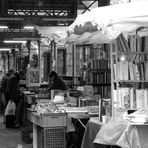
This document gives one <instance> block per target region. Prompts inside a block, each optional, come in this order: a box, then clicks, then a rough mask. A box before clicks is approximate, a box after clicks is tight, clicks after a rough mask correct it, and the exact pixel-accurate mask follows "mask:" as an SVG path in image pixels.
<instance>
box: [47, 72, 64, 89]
mask: <svg viewBox="0 0 148 148" xmlns="http://www.w3.org/2000/svg"><path fill="white" fill-rule="evenodd" d="M52 89H60V90H63V91H65V90H67V86H66V83H65V82H64V81H63V79H62V78H60V77H59V76H58V74H57V73H56V72H55V71H51V72H50V73H49V90H52Z"/></svg>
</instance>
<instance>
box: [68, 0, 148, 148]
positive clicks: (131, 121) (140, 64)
mask: <svg viewBox="0 0 148 148" xmlns="http://www.w3.org/2000/svg"><path fill="white" fill-rule="evenodd" d="M147 5H148V2H147V1H141V2H131V3H126V4H118V5H112V6H106V7H100V8H95V9H92V10H91V11H90V12H88V13H84V14H82V15H79V16H78V17H77V18H76V20H75V21H74V23H73V24H72V25H71V26H70V27H69V29H68V33H69V38H68V41H67V42H69V43H72V44H93V43H98V44H104V43H107V44H110V62H111V99H112V117H111V120H110V121H108V122H107V123H104V124H102V123H100V121H99V120H98V121H93V120H92V121H91V120H90V121H89V122H88V124H87V128H86V130H85V134H84V137H83V141H82V145H81V148H83V147H86V146H87V147H88V143H89V144H90V145H89V146H90V147H91V148H92V147H95V146H96V147H101V146H100V144H101V145H102V144H103V145H112V146H120V147H122V148H135V147H140V148H146V147H147V145H148V143H147V140H146V138H145V137H146V133H147V130H148V128H147V122H148V120H147V119H148V114H147V109H148V105H147V104H148V103H147V98H148V95H147V89H148V88H147V66H146V65H147V61H148V59H147V54H148V52H147V48H148V47H147V42H148V37H147V36H148V34H147V26H148V10H147V8H146V6H147ZM139 8H140V11H138V12H137V10H138V9H139ZM125 10H126V11H125ZM129 12H130V13H129ZM102 119H103V118H102ZM96 123H97V124H96ZM92 124H93V125H92ZM93 126H96V128H95V129H97V130H98V132H96V131H95V132H94V131H91V130H93ZM91 133H96V135H93V134H91ZM88 137H89V138H88Z"/></svg>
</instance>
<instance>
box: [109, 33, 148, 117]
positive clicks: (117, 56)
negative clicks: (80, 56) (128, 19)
mask: <svg viewBox="0 0 148 148" xmlns="http://www.w3.org/2000/svg"><path fill="white" fill-rule="evenodd" d="M128 41H129V42H127V41H126V40H125V39H124V38H123V36H122V38H120V44H119V38H118V39H117V40H116V41H115V42H113V43H111V90H112V107H113V114H114V115H115V110H116V109H119V108H120V109H125V110H137V109H148V99H147V98H148V51H147V50H146V46H145V42H144V41H146V38H140V37H138V36H135V38H134V40H133V37H132V38H131V37H130V38H129V39H128ZM133 42H134V43H135V44H136V45H134V44H133Z"/></svg>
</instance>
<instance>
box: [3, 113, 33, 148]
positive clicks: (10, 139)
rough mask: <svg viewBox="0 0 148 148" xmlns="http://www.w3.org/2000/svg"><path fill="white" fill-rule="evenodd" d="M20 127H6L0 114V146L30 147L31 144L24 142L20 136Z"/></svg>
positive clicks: (11, 147) (4, 147)
mask: <svg viewBox="0 0 148 148" xmlns="http://www.w3.org/2000/svg"><path fill="white" fill-rule="evenodd" d="M21 133H22V132H21V128H17V129H7V128H5V124H3V117H2V115H0V148H32V144H26V143H24V142H23V141H22V138H21Z"/></svg>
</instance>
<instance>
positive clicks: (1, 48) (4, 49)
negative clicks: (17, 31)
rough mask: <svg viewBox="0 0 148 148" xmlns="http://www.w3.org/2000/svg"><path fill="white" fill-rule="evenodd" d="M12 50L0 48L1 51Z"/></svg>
mask: <svg viewBox="0 0 148 148" xmlns="http://www.w3.org/2000/svg"><path fill="white" fill-rule="evenodd" d="M10 50H11V49H10V48H0V51H10Z"/></svg>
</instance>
